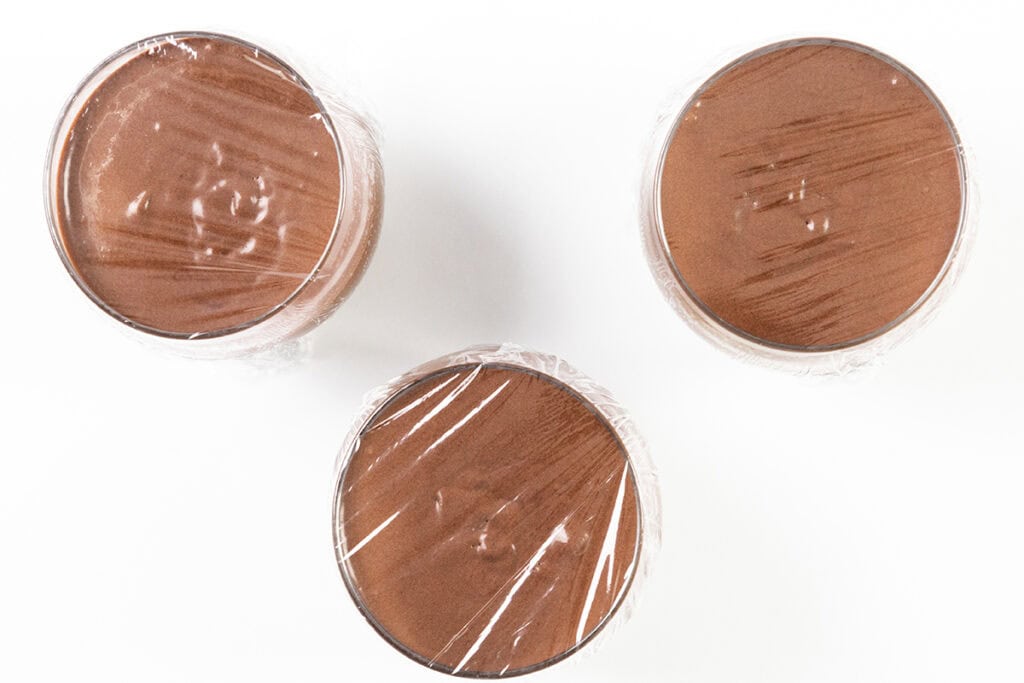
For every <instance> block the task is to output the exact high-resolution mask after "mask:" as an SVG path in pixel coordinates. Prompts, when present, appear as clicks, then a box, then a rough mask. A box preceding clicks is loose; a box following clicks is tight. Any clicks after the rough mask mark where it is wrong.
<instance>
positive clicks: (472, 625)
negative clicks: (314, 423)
mask: <svg viewBox="0 0 1024 683" xmlns="http://www.w3.org/2000/svg"><path fill="white" fill-rule="evenodd" d="M659 524H660V523H659V502H658V493H657V482H656V479H655V474H654V469H653V467H652V465H651V463H650V461H649V460H648V457H647V453H646V449H645V447H644V445H643V442H642V439H641V438H640V436H639V435H638V433H637V432H636V429H635V428H634V427H633V425H632V423H631V422H630V420H629V419H628V418H627V417H626V415H625V413H624V412H623V410H622V408H620V407H619V405H618V404H617V403H615V401H614V400H613V399H612V398H611V396H610V395H609V394H608V392H607V391H605V390H604V389H602V388H601V387H599V386H597V385H596V384H594V383H593V382H592V381H590V380H589V379H587V378H585V377H584V376H583V375H581V374H580V373H579V372H577V371H575V370H574V369H572V368H571V367H570V366H568V365H567V364H566V363H565V362H563V361H561V360H559V359H558V358H555V357H553V356H548V355H544V354H540V353H536V352H533V351H528V350H526V349H523V348H520V347H517V346H512V345H503V346H500V347H498V346H491V347H475V348H470V349H467V350H465V351H462V352H459V353H455V354H452V355H449V356H445V357H443V358H439V359H437V360H435V361H432V362H430V363H427V364H425V365H423V366H421V367H419V368H417V369H415V370H413V371H411V372H409V373H407V374H405V375H403V376H402V377H400V378H398V379H396V380H394V381H392V382H389V383H388V384H386V385H385V386H383V387H381V388H379V389H377V390H376V391H374V392H372V393H371V394H370V395H369V396H368V397H367V399H366V402H365V407H364V409H363V411H362V412H361V414H360V415H359V416H358V418H357V420H356V423H355V426H354V429H353V430H352V432H351V434H350V435H349V437H348V439H347V441H346V443H345V446H344V448H343V449H342V451H341V454H340V456H339V467H338V475H337V484H336V489H335V505H334V524H333V527H334V540H335V549H336V554H337V560H338V565H339V568H340V569H341V574H342V576H343V578H344V581H345V585H346V586H347V587H348V590H349V592H350V594H351V596H352V598H353V600H354V601H355V603H356V605H357V606H358V608H359V609H360V611H361V612H362V613H363V615H364V616H365V617H366V619H367V620H368V621H369V623H370V624H371V625H372V626H373V627H374V628H375V629H376V630H377V631H378V632H379V633H380V634H381V635H382V636H383V637H384V638H385V639H386V640H387V641H388V642H390V643H391V644H392V645H393V646H394V647H396V648H397V649H398V650H399V651H401V652H402V653H404V654H405V655H407V656H409V657H411V658H412V659H414V660H416V661H418V662H420V663H421V664H424V665H426V666H428V667H430V668H433V669H436V670H439V671H442V672H446V673H450V674H456V675H461V676H470V677H502V676H512V675H517V674H522V673H527V672H530V671H534V670H537V669H541V668H544V667H546V666H548V665H550V664H552V663H554V662H557V661H559V660H561V659H563V658H565V657H567V656H568V655H570V654H572V653H573V652H576V651H577V650H578V649H579V648H581V647H582V646H583V645H585V644H586V643H588V642H590V641H591V640H592V639H593V638H594V637H595V636H596V635H597V634H598V633H601V632H603V631H606V627H607V625H608V624H609V623H610V622H612V621H617V620H618V619H619V618H620V617H621V616H622V615H623V614H625V613H626V612H627V611H628V609H629V607H628V606H629V604H630V602H631V600H633V599H635V595H636V584H637V583H638V582H639V580H640V579H641V578H642V577H644V576H645V575H646V573H647V569H648V565H649V562H650V558H651V556H652V554H653V552H654V550H655V548H656V547H657V545H658V543H659Z"/></svg>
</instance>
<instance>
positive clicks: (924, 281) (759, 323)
mask: <svg viewBox="0 0 1024 683" xmlns="http://www.w3.org/2000/svg"><path fill="white" fill-rule="evenodd" d="M659 181H660V197H659V201H660V212H661V229H662V230H663V237H664V244H665V247H666V248H667V255H668V256H669V257H670V260H671V262H672V264H673V266H674V268H675V274H676V276H677V278H678V279H679V281H680V284H681V285H682V286H683V287H684V289H685V290H686V291H687V293H688V294H689V296H690V297H692V299H693V300H694V301H695V302H696V303H697V305H698V306H699V307H700V308H701V309H703V311H704V312H705V313H706V314H708V315H709V316H710V317H711V318H712V319H714V320H715V321H717V322H718V323H720V324H723V325H724V326H725V327H726V328H727V329H730V330H731V331H733V332H735V333H738V334H740V335H742V336H745V337H747V338H751V339H753V340H754V341H757V342H761V343H766V344H768V345H773V346H778V347H792V348H798V349H828V348H837V347H843V346H848V345H851V344H855V343H858V342H860V341H864V340H865V339H867V338H870V337H872V336H875V335H877V334H880V333H882V332H884V331H886V330H887V329H889V328H890V327H891V326H893V325H894V324H896V323H898V322H900V321H901V320H902V319H903V318H904V317H905V315H907V314H909V313H910V312H912V310H913V309H914V308H915V307H916V305H917V304H918V303H919V301H921V300H922V298H923V297H924V296H925V295H926V294H928V293H930V291H931V288H932V286H933V284H934V283H937V281H938V280H939V279H940V278H941V276H942V275H943V274H944V273H945V270H946V268H947V262H948V259H949V257H950V255H951V252H952V251H953V250H954V248H955V245H956V243H957V239H958V235H959V230H960V223H961V213H962V207H963V203H964V192H963V187H964V178H963V169H962V158H961V152H960V147H959V143H958V139H957V137H956V133H955V132H954V130H953V128H952V126H951V124H950V122H949V120H948V118H947V116H946V114H945V112H944V111H943V109H942V108H941V106H940V105H939V104H938V103H937V101H936V100H935V99H934V97H933V96H932V94H931V92H930V91H929V90H928V89H927V88H926V86H925V85H924V84H922V83H921V81H920V80H918V79H917V78H916V77H915V76H914V75H913V74H912V73H910V72H909V71H908V70H907V69H906V68H904V67H902V66H901V65H899V64H897V63H896V62H894V61H892V60H891V59H889V58H887V57H884V56H883V55H880V54H879V53H877V52H874V51H871V50H869V49H868V48H865V47H862V46H859V45H853V44H849V43H842V42H838V41H831V40H808V41H794V42H791V43H784V44H780V45H775V46H771V47H768V48H765V49H763V50H760V51H757V52H754V53H751V54H750V55H747V56H746V57H744V58H742V59H740V60H738V61H737V62H735V63H733V64H732V65H730V66H728V67H726V68H725V69H724V70H722V71H721V72H719V73H718V74H717V75H715V76H714V77H712V78H711V80H709V81H708V82H707V83H705V84H704V85H703V86H702V87H701V88H700V89H699V90H698V91H697V93H696V94H695V95H694V96H693V97H692V98H691V100H690V101H689V103H688V104H687V105H686V107H685V109H684V110H683V112H682V114H681V115H680V117H679V119H678V121H677V123H676V128H675V130H674V132H673V133H672V136H671V138H670V140H669V143H668V147H667V149H666V151H665V156H664V159H663V163H662V167H661V171H660V177H659Z"/></svg>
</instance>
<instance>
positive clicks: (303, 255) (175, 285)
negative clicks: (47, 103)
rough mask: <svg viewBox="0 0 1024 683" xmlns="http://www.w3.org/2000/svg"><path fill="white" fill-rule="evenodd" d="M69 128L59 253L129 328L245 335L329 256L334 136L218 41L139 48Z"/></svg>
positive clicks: (271, 77) (92, 84) (258, 55)
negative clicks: (247, 328) (244, 330)
mask: <svg viewBox="0 0 1024 683" xmlns="http://www.w3.org/2000/svg"><path fill="white" fill-rule="evenodd" d="M68 116H69V117H74V118H73V120H71V123H70V127H69V128H67V134H66V135H65V136H64V137H63V139H60V140H57V141H56V142H55V144H56V145H57V149H55V150H54V155H55V158H57V159H59V167H58V169H57V173H56V180H55V183H56V188H55V189H54V194H55V199H56V209H55V212H56V216H55V222H56V230H57V234H58V238H59V241H60V243H61V246H62V247H63V250H64V252H65V255H66V258H67V260H68V262H69V267H70V268H71V270H72V271H73V273H74V274H75V275H76V276H77V278H78V279H79V281H80V283H81V284H82V285H83V286H84V288H86V289H87V290H88V291H90V292H91V294H92V295H93V296H94V297H95V298H96V299H98V300H99V302H100V303H101V304H102V305H104V306H105V307H106V308H107V309H108V310H110V311H111V312H113V313H114V314H115V315H117V316H118V317H120V318H122V319H126V320H127V321H128V322H130V323H131V324H134V325H138V326H143V327H146V328H150V330H151V331H155V332H158V333H164V334H169V335H174V336H189V335H197V334H209V333H218V332H225V331H231V330H232V329H233V328H238V327H241V326H248V325H251V324H253V323H255V322H258V321H259V320H261V319H263V318H265V317H266V316H268V315H270V314H272V313H273V312H275V310H277V309H278V308H279V307H280V306H281V305H282V304H284V303H286V302H287V301H288V299H289V298H290V297H291V296H292V294H294V293H295V292H296V291H297V290H298V289H299V288H300V287H301V286H302V285H303V283H304V282H305V281H306V280H307V278H309V276H310V274H311V273H313V271H314V270H315V268H316V266H317V264H318V262H319V261H320V259H321V257H322V256H323V254H324V252H325V250H326V249H327V247H328V245H329V244H330V241H331V239H332V235H333V232H334V229H335V224H336V221H337V217H338V211H339V204H340V201H341V197H340V193H341V171H340V161H339V156H338V148H337V145H336V144H335V139H334V135H333V131H332V129H331V128H330V122H329V120H328V119H327V118H326V117H325V115H324V114H323V113H322V110H321V107H320V105H319V103H318V102H317V101H316V99H315V98H314V97H313V96H312V94H311V93H310V90H309V88H308V87H307V86H306V85H305V83H304V82H302V80H301V79H299V78H298V77H297V76H296V75H295V73H294V72H293V71H292V70H291V69H290V68H289V67H287V66H286V65H285V64H283V63H282V62H280V61H279V60H277V59H276V58H274V57H273V56H271V55H268V54H267V53H266V52H264V51H262V50H260V49H259V48H256V47H254V46H251V45H248V44H244V43H241V42H239V41H236V40H234V39H230V38H226V37H217V36H209V35H191V36H183V37H173V36H164V37H162V38H157V39H153V40H150V41H146V42H144V43H140V44H139V45H138V46H137V47H135V48H132V49H129V50H127V51H125V52H124V53H122V54H121V55H119V56H117V57H115V58H114V59H113V60H112V61H111V62H110V63H108V64H107V65H106V66H105V67H101V69H100V70H98V72H97V74H96V75H95V76H94V77H93V78H92V79H91V80H90V81H89V82H87V83H86V85H85V86H84V87H83V89H82V91H80V95H79V98H78V101H77V102H75V103H74V107H73V110H72V111H69V113H68ZM55 163H56V161H55Z"/></svg>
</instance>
